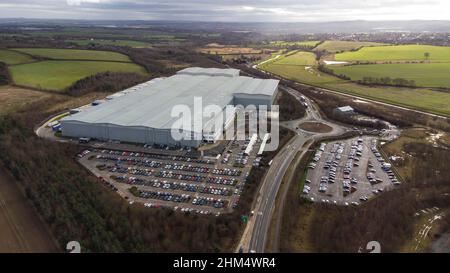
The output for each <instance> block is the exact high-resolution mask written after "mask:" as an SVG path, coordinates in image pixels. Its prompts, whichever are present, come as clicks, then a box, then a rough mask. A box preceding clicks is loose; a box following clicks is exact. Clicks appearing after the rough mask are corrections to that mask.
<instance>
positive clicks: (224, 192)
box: [199, 186, 232, 196]
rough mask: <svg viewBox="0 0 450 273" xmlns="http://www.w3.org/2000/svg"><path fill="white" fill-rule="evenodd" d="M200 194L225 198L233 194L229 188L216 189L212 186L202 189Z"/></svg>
mask: <svg viewBox="0 0 450 273" xmlns="http://www.w3.org/2000/svg"><path fill="white" fill-rule="evenodd" d="M199 192H200V193H207V194H213V195H223V196H229V195H231V194H232V192H231V190H230V189H228V188H216V187H212V186H206V187H200V189H199Z"/></svg>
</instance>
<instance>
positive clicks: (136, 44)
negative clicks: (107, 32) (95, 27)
mask: <svg viewBox="0 0 450 273" xmlns="http://www.w3.org/2000/svg"><path fill="white" fill-rule="evenodd" d="M66 42H70V43H75V44H77V45H81V46H85V45H90V44H96V45H111V46H128V47H133V48H149V47H151V45H150V44H149V43H146V42H141V41H133V40H103V39H95V40H90V39H78V40H66Z"/></svg>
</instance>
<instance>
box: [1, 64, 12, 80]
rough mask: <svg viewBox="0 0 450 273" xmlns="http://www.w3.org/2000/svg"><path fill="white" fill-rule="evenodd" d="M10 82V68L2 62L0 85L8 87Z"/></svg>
mask: <svg viewBox="0 0 450 273" xmlns="http://www.w3.org/2000/svg"><path fill="white" fill-rule="evenodd" d="M10 82H11V79H10V77H9V72H8V67H7V65H6V64H5V63H2V62H0V85H7V84H10Z"/></svg>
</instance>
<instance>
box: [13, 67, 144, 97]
mask: <svg viewBox="0 0 450 273" xmlns="http://www.w3.org/2000/svg"><path fill="white" fill-rule="evenodd" d="M9 69H10V72H11V75H12V78H13V80H14V82H15V83H16V84H17V85H20V86H27V87H33V88H39V89H46V90H63V89H65V88H67V87H69V86H71V85H72V84H74V83H75V82H76V81H78V80H80V79H83V78H85V77H88V76H91V75H95V74H97V73H100V72H107V71H110V72H130V73H141V74H145V73H146V72H145V70H144V69H143V68H142V67H140V66H138V65H136V64H133V63H120V62H101V61H42V62H36V63H30V64H20V65H14V66H10V68H9Z"/></svg>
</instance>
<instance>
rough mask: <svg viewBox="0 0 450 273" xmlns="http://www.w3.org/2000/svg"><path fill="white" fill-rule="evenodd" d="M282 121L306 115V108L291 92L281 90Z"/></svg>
mask: <svg viewBox="0 0 450 273" xmlns="http://www.w3.org/2000/svg"><path fill="white" fill-rule="evenodd" d="M277 104H278V105H279V106H280V121H286V120H294V119H299V118H302V117H304V116H305V113H306V108H305V107H304V106H303V105H302V104H301V103H300V102H299V101H298V100H297V99H296V98H294V97H293V96H292V95H291V94H289V93H286V92H279V99H278V102H277Z"/></svg>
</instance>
